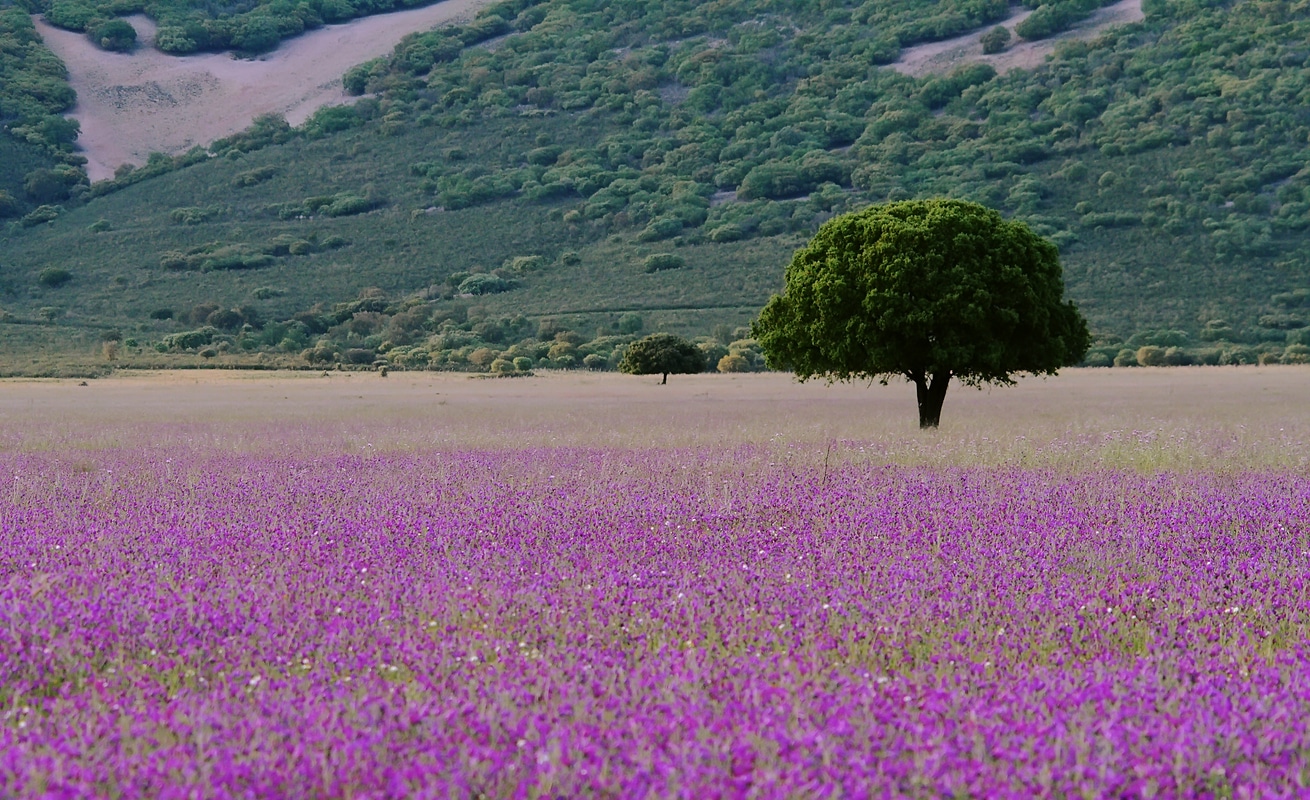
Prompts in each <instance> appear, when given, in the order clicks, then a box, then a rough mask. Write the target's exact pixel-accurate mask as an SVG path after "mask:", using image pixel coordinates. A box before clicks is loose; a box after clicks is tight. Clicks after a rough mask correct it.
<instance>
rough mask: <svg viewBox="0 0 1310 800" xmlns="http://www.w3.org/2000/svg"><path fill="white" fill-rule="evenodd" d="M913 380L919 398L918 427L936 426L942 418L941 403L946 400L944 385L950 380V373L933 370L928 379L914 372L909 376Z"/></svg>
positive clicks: (922, 374) (920, 373)
mask: <svg viewBox="0 0 1310 800" xmlns="http://www.w3.org/2000/svg"><path fill="white" fill-rule="evenodd" d="M910 380H912V381H914V391H915V394H917V395H918V399H919V427H920V428H936V427H937V425H938V424H939V423H940V422H941V420H942V403H943V402H945V400H946V386H947V384H949V383H950V382H951V373H949V372H934V373H933V374H932V379H931V381H929V378H928V376H927V375H925V374H924V373H922V372H916V373H914V374H913V375H911V376H910Z"/></svg>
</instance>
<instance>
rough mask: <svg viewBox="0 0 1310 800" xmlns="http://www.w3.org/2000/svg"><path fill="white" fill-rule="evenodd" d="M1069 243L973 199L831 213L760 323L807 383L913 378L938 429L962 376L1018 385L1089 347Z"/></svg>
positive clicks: (776, 355)
mask: <svg viewBox="0 0 1310 800" xmlns="http://www.w3.org/2000/svg"><path fill="white" fill-rule="evenodd" d="M1063 294H1064V281H1063V278H1062V275H1061V270H1060V256H1059V250H1058V249H1057V248H1056V246H1055V245H1054V244H1052V243H1050V242H1049V241H1047V240H1045V239H1043V238H1042V237H1040V236H1038V235H1037V234H1035V233H1033V231H1032V230H1031V229H1030V228H1029V227H1028V226H1027V225H1025V224H1023V223H1022V222H1009V221H1007V220H1005V219H1003V218H1002V217H1001V215H1000V214H998V213H997V212H995V211H993V210H991V209H989V208H985V207H983V206H980V205H978V204H977V203H967V202H963V201H960V200H913V201H904V202H898V203H888V204H885V205H881V206H873V207H871V208H868V209H866V210H864V211H859V212H856V213H852V214H846V215H844V216H840V217H837V218H835V219H832V220H829V221H828V222H827V223H825V224H824V225H823V227H821V228H820V229H819V232H818V234H817V235H816V236H815V237H814V239H812V240H811V241H810V243H809V245H807V246H806V247H804V248H802V249H801V250H798V251H797V252H796V255H795V257H794V258H793V259H792V262H791V265H790V266H789V267H787V275H786V286H785V288H784V290H783V293H782V294H780V295H774V297H773V298H772V299H771V300H770V301H769V303H768V305H766V306H765V307H764V310H763V311H761V312H760V316H759V319H758V320H756V322H755V324H754V326H753V331H754V333H755V335H756V337H757V338H758V339H759V344H760V347H761V349H762V350H763V351H764V355H765V357H766V359H767V362H768V364H769V366H770V367H772V368H775V369H787V370H791V371H793V372H795V373H796V375H797V376H798V377H799V378H800V379H801V380H807V379H809V378H811V377H814V376H816V375H822V376H826V377H827V378H828V379H829V380H850V379H853V378H878V379H879V380H881V381H882V382H883V383H886V382H887V379H888V378H889V377H891V376H903V377H904V378H906V379H907V380H909V381H910V382H912V383H913V384H914V386H915V389H916V392H917V395H918V402H919V426H920V427H923V428H935V427H937V425H938V423H939V421H940V419H941V411H942V402H943V401H944V400H945V398H946V387H947V385H948V384H949V383H950V381H951V379H952V378H958V379H960V381H961V382H963V383H964V384H965V385H967V386H980V385H982V384H984V383H992V384H1001V385H1008V384H1012V383H1014V379H1013V378H1012V377H1011V376H1012V374H1013V373H1016V372H1027V373H1032V374H1041V375H1053V374H1055V372H1056V370H1057V369H1058V368H1060V367H1062V366H1069V365H1072V364H1076V363H1078V361H1079V360H1080V359H1081V358H1082V357H1083V354H1084V353H1086V352H1087V348H1088V346H1089V344H1090V337H1089V336H1088V333H1087V323H1086V321H1085V320H1083V317H1082V315H1081V314H1079V313H1078V310H1077V309H1076V308H1075V307H1074V305H1073V303H1069V302H1066V301H1065V300H1064V299H1063Z"/></svg>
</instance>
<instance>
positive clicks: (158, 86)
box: [34, 0, 491, 181]
mask: <svg viewBox="0 0 1310 800" xmlns="http://www.w3.org/2000/svg"><path fill="white" fill-rule="evenodd" d="M490 2H491V0H443V2H439V3H436V4H434V5H430V6H424V7H423V8H415V9H410V10H406V11H397V12H394V13H391V14H378V15H374V16H370V17H364V18H362V19H357V20H353V21H351V22H348V23H345V24H343V25H332V26H328V27H325V28H319V29H318V30H314V31H310V32H308V33H305V34H303V35H301V36H298V37H296V38H294V39H290V40H287V41H285V42H283V43H282V45H281V46H280V47H278V49H277V50H275V51H273V52H272V53H269V54H267V55H265V56H262V57H260V58H258V59H251V60H244V59H236V58H233V57H232V56H231V55H230V54H227V53H204V54H200V55H193V56H181V57H179V56H171V55H167V54H165V53H161V52H159V51H158V50H155V49H154V46H153V44H154V35H155V25H154V23H153V22H151V21H150V20H149V19H148V18H146V17H145V16H141V15H137V16H132V17H128V18H127V19H128V21H129V22H131V23H132V25H133V27H135V28H136V30H137V35H138V38H139V40H140V44H139V45H138V47H137V49H136V51H135V52H133V53H127V54H124V53H108V52H105V51H103V50H100V49H98V48H96V47H95V46H93V45H92V44H91V43H90V42H89V41H87V39H86V37H85V36H83V35H82V34H79V33H72V32H70V31H64V30H60V29H58V28H56V27H54V26H52V25H50V24H48V23H46V22H45V20H43V19H40V18H37V19H35V20H34V21H35V23H36V26H37V29H38V30H39V31H40V32H41V36H42V38H43V39H45V43H46V46H47V47H49V48H50V49H51V50H52V51H54V53H55V54H56V55H58V56H59V57H60V58H61V59H63V61H64V63H65V64H66V65H67V66H68V76H69V81H70V83H71V84H72V86H73V88H74V89H75V90H77V105H76V107H74V108H73V111H72V114H70V116H71V117H72V118H73V119H76V120H77V121H78V122H79V123H81V125H82V133H81V135H80V136H79V137H78V144H80V145H81V148H82V154H83V155H85V156H86V158H87V174H88V175H89V176H90V177H91V180H93V181H96V180H103V179H106V178H112V177H113V175H114V169H115V168H116V167H118V166H119V165H122V164H143V163H145V160H146V157H147V156H149V154H150V153H152V152H161V153H169V154H176V153H183V152H186V151H187V150H189V149H190V148H192V147H194V146H196V145H207V144H209V143H210V142H212V141H214V140H216V139H221V138H223V137H224V136H230V135H231V134H233V133H236V132H238V131H240V130H243V129H245V128H246V127H247V126H249V125H250V122H251V120H253V119H254V118H255V117H257V116H259V115H260V114H283V115H285V116H286V118H287V121H288V122H290V123H291V124H293V125H297V124H299V123H301V122H303V121H304V120H306V119H307V118H308V117H309V115H310V114H312V113H314V111H315V110H317V109H319V108H321V107H322V106H325V105H333V104H340V103H346V102H349V101H350V99H351V98H349V97H348V96H347V95H346V93H345V91H344V90H343V89H342V87H341V76H342V74H344V73H345V71H346V70H347V69H350V68H351V67H352V66H354V65H356V64H359V63H361V62H364V61H368V60H369V59H372V58H377V57H379V56H383V55H387V54H388V53H390V52H391V51H392V49H393V48H395V46H396V44H397V43H399V42H400V40H401V39H403V38H404V37H405V36H406V35H408V34H410V33H415V32H417V31H425V30H429V29H431V28H434V27H436V26H438V25H444V24H449V23H453V22H456V21H459V20H461V19H465V18H469V17H471V16H472V14H473V13H474V12H476V11H477V10H478V9H479V8H481V7H482V6H484V5H488V4H489V3H490Z"/></svg>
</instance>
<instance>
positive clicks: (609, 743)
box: [0, 422, 1310, 798]
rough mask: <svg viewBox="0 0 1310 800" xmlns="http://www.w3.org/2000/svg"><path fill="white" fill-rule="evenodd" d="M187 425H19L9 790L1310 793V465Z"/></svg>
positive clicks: (74, 793)
mask: <svg viewBox="0 0 1310 800" xmlns="http://www.w3.org/2000/svg"><path fill="white" fill-rule="evenodd" d="M161 424H164V425H171V426H173V427H172V428H170V429H169V430H168V432H167V434H166V435H160V436H158V437H156V438H155V439H154V440H153V441H146V437H144V436H142V435H140V431H139V430H137V431H136V432H135V433H132V432H131V431H129V432H128V433H123V432H122V431H120V432H119V433H120V434H122V435H111V436H108V437H107V438H106V439H105V440H103V441H99V442H97V443H96V444H95V446H94V447H91V446H89V445H88V446H86V447H83V448H81V449H75V448H73V447H71V446H68V445H67V444H65V445H63V446H44V445H43V446H41V447H36V446H31V447H24V446H19V444H21V441H22V438H23V437H22V435H21V434H19V433H15V432H14V431H12V430H10V431H7V432H6V436H5V437H0V442H3V443H4V444H5V445H6V446H4V447H3V448H0V478H3V479H4V484H0V795H3V796H15V797H38V796H39V797H161V798H174V797H176V798H183V797H186V798H190V797H359V798H364V797H443V798H445V797H514V798H517V797H525V798H526V797H579V796H583V797H587V796H604V797H647V796H649V797H696V798H701V797H724V798H728V797H807V798H808V797H977V798H984V797H987V798H991V797H1015V798H1019V797H1034V796H1042V797H1075V796H1078V797H1081V796H1086V797H1107V796H1113V797H1178V796H1189V797H1298V796H1301V797H1303V796H1306V793H1307V792H1310V789H1308V788H1307V785H1308V784H1310V722H1308V720H1310V647H1308V645H1310V640H1308V639H1307V629H1306V615H1307V611H1308V610H1310V607H1308V606H1307V597H1306V587H1307V581H1308V580H1310V524H1308V522H1310V481H1307V480H1306V470H1305V468H1304V466H1296V465H1290V466H1289V465H1283V466H1279V467H1272V468H1265V467H1258V468H1257V467H1240V468H1222V467H1221V466H1219V465H1214V466H1213V467H1212V468H1209V469H1202V468H1197V469H1151V470H1141V469H1128V468H1124V467H1120V466H1112V465H1108V464H1107V463H1104V460H1102V461H1100V462H1098V461H1096V460H1095V459H1093V460H1091V461H1090V462H1089V465H1088V466H1087V467H1086V468H1084V469H1068V468H1063V467H1053V466H1050V465H1040V464H1039V465H1035V466H1024V465H1021V464H1016V463H1010V464H979V463H972V464H970V463H957V464H952V463H949V462H950V459H949V458H943V459H940V461H941V463H935V464H908V463H897V462H896V460H895V459H889V458H887V457H886V456H885V452H884V450H885V448H883V449H880V448H879V447H876V446H874V445H875V443H873V442H870V441H860V440H831V441H828V442H825V443H821V444H817V445H816V444H814V443H798V444H790V445H779V444H777V443H770V442H759V441H757V442H738V443H735V444H733V443H722V442H720V443H713V444H708V445H702V446H682V445H661V444H659V443H658V442H651V443H648V444H645V445H641V446H637V445H632V444H627V445H597V444H581V445H579V444H573V443H567V442H563V443H559V444H556V445H554V446H545V445H541V444H538V443H531V444H527V445H523V446H501V447H490V446H486V445H485V443H480V444H479V445H478V446H449V445H443V444H438V443H420V444H418V445H415V446H412V447H408V448H398V447H392V448H377V449H376V451H375V450H370V449H368V448H364V447H357V446H349V447H348V446H343V445H340V444H339V440H333V439H332V438H331V437H329V436H322V437H320V438H319V439H314V438H313V436H312V427H306V426H300V427H297V428H295V429H290V430H288V431H286V432H285V433H278V429H277V428H276V427H271V426H270V427H264V428H258V429H254V428H251V429H249V430H250V431H254V433H253V434H251V435H250V438H249V440H248V441H246V443H245V444H242V445H241V446H240V447H232V446H221V447H220V446H211V445H210V444H207V440H206V439H205V437H206V436H211V437H212V436H217V435H218V434H215V433H214V431H215V430H218V429H219V427H221V426H220V423H216V422H210V423H195V424H192V425H190V426H186V425H182V424H181V423H176V422H166V423H161ZM248 433H249V431H248ZM128 434H131V435H128ZM255 434H257V435H255ZM243 441H245V440H243ZM332 441H338V446H335V447H328V446H326V444H329V443H331V442H332ZM251 442H257V443H258V444H251ZM1063 446H1064V447H1066V448H1067V447H1069V446H1070V445H1068V444H1067V443H1066V444H1065V445H1063ZM5 484H7V485H5Z"/></svg>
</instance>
